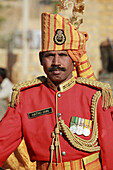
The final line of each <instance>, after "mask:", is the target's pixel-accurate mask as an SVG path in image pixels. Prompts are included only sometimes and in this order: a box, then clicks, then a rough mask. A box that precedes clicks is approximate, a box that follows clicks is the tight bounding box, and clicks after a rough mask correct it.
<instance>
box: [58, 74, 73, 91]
mask: <svg viewBox="0 0 113 170" xmlns="http://www.w3.org/2000/svg"><path fill="white" fill-rule="evenodd" d="M75 83H76V79H75V77H72V78H71V79H69V80H68V81H66V82H64V83H62V84H60V85H59V88H60V91H61V92H64V91H66V90H68V89H70V88H71V87H73V86H74V85H75Z"/></svg>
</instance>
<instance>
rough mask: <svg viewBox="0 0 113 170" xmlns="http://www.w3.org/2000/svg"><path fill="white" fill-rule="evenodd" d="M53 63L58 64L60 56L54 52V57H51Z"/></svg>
mask: <svg viewBox="0 0 113 170" xmlns="http://www.w3.org/2000/svg"><path fill="white" fill-rule="evenodd" d="M52 64H53V65H58V66H60V65H61V64H60V56H59V55H58V54H55V56H54V58H53V62H52Z"/></svg>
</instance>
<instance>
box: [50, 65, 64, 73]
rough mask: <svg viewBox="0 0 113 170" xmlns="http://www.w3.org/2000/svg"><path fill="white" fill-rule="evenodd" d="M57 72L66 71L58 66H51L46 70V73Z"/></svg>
mask: <svg viewBox="0 0 113 170" xmlns="http://www.w3.org/2000/svg"><path fill="white" fill-rule="evenodd" d="M57 70H60V71H66V69H65V68H64V67H59V66H52V67H50V68H48V71H49V72H51V71H57Z"/></svg>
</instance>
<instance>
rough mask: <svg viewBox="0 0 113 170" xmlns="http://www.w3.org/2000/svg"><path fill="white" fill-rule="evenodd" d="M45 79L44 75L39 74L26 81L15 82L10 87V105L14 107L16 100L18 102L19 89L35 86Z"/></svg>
mask: <svg viewBox="0 0 113 170" xmlns="http://www.w3.org/2000/svg"><path fill="white" fill-rule="evenodd" d="M45 81H46V77H44V76H40V77H37V78H35V79H33V80H28V81H24V82H22V83H18V84H15V85H14V86H13V89H12V90H13V93H12V97H11V102H10V106H11V107H15V103H16V100H17V102H18V103H19V94H20V92H21V91H24V90H27V89H29V88H32V87H33V86H36V85H41V84H42V83H44V82H45Z"/></svg>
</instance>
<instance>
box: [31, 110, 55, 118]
mask: <svg viewBox="0 0 113 170" xmlns="http://www.w3.org/2000/svg"><path fill="white" fill-rule="evenodd" d="M50 113H53V109H52V107H49V108H47V109H43V110H38V111H35V112H31V113H28V117H29V119H32V118H35V117H38V116H42V115H45V114H50Z"/></svg>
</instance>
